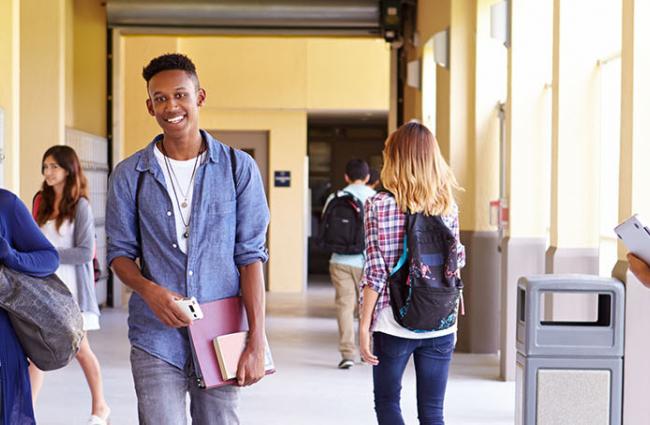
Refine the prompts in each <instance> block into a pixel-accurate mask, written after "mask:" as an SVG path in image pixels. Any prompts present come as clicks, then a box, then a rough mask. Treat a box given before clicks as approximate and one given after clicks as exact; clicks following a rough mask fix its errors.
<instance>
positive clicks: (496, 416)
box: [36, 285, 515, 425]
mask: <svg viewBox="0 0 650 425" xmlns="http://www.w3.org/2000/svg"><path fill="white" fill-rule="evenodd" d="M333 299H334V291H333V289H332V288H331V286H329V285H315V286H314V287H311V288H310V290H309V291H308V292H307V294H306V295H286V294H269V296H268V319H267V322H268V336H269V342H270V344H271V348H272V351H273V357H274V361H275V364H276V367H277V370H278V371H277V373H276V374H274V375H271V376H268V377H266V378H265V379H263V380H262V381H261V382H260V383H258V384H256V385H254V386H252V387H249V388H246V389H244V390H243V391H242V397H241V415H240V416H241V422H242V424H266V425H275V424H283V425H284V424H296V425H298V424H300V425H302V424H310V425H317V424H323V425H325V424H327V425H330V424H337V425H345V424H351V425H352V424H354V425H360V424H372V423H375V417H374V410H373V402H372V369H371V367H370V366H367V365H363V364H358V365H356V366H355V367H353V368H352V369H350V370H338V369H337V368H336V364H337V363H338V361H339V354H338V350H337V329H336V321H335V319H334V302H333ZM101 323H102V330H101V331H99V332H92V333H91V334H90V342H91V346H92V347H93V350H94V351H95V353H96V354H97V356H98V358H99V360H100V363H101V365H102V368H103V376H104V384H105V392H106V398H107V400H108V403H109V404H110V406H111V408H112V415H111V419H112V421H111V423H112V425H131V424H137V410H136V400H135V392H134V390H133V380H132V378H131V372H130V367H129V360H128V353H129V344H128V341H127V337H126V335H127V327H126V311H124V310H122V309H107V310H104V311H103V315H102V319H101ZM497 375H498V360H497V357H496V356H494V355H470V354H456V355H455V356H454V360H453V364H452V371H451V377H450V380H449V385H448V389H447V398H446V421H447V423H448V424H450V425H469V424H473V425H474V424H476V425H479V424H485V425H488V424H489V425H510V424H512V423H514V393H515V389H514V383H512V382H507V383H506V382H500V381H498V380H497ZM402 410H403V412H404V417H405V421H406V423H407V424H416V423H417V412H416V401H415V375H414V370H413V366H412V364H411V365H409V367H408V368H407V372H406V374H405V376H404V382H403V391H402ZM89 411H90V394H89V392H88V389H87V386H86V382H85V380H84V376H83V373H82V371H81V368H80V367H79V365H78V364H77V363H76V362H73V364H71V365H70V366H68V367H66V368H64V369H62V370H58V371H54V372H49V373H47V374H46V377H45V384H44V387H43V391H42V393H41V396H40V398H39V400H38V403H37V406H36V414H37V419H38V423H39V424H43V425H77V424H79V425H84V424H85V423H86V422H85V421H86V420H87V418H88V416H89ZM161 425H164V424H161ZM170 425H175V424H170Z"/></svg>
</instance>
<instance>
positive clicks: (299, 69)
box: [179, 37, 307, 109]
mask: <svg viewBox="0 0 650 425" xmlns="http://www.w3.org/2000/svg"><path fill="white" fill-rule="evenodd" d="M179 50H180V51H182V52H183V53H185V54H187V55H188V56H189V57H190V58H191V59H192V61H194V64H195V65H196V67H197V71H198V73H199V79H200V80H201V85H202V86H203V87H204V88H205V89H206V90H207V91H208V103H209V105H210V106H211V107H215V108H269V109H295V108H304V107H305V105H306V103H307V90H306V87H307V82H306V78H307V54H306V53H307V41H306V39H303V38H289V37H287V38H279V37H276V38H271V37H266V38H264V37H184V38H180V39H179Z"/></svg>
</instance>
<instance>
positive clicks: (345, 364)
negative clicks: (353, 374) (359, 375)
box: [339, 359, 354, 369]
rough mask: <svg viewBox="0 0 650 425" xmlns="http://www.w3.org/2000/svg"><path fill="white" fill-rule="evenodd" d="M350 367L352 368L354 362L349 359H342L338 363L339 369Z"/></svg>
mask: <svg viewBox="0 0 650 425" xmlns="http://www.w3.org/2000/svg"><path fill="white" fill-rule="evenodd" d="M352 366H354V360H350V359H343V360H341V362H340V363H339V369H350V368H351V367H352Z"/></svg>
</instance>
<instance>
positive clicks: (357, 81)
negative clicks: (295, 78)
mask: <svg viewBox="0 0 650 425" xmlns="http://www.w3.org/2000/svg"><path fill="white" fill-rule="evenodd" d="M389 65H390V45H389V44H387V43H386V42H385V41H383V40H382V39H349V40H346V41H345V43H342V42H341V40H340V39H336V38H317V39H309V40H307V105H306V107H307V109H309V110H321V109H331V110H340V109H351V110H355V109H357V110H387V109H388V101H389V99H388V92H389V90H388V89H389V71H390V69H389Z"/></svg>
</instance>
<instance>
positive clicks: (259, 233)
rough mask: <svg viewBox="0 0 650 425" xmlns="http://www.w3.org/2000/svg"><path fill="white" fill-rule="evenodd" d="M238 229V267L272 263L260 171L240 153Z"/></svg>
mask: <svg viewBox="0 0 650 425" xmlns="http://www.w3.org/2000/svg"><path fill="white" fill-rule="evenodd" d="M236 155H237V170H236V179H237V184H236V186H237V227H236V234H235V256H234V258H235V264H236V265H237V266H246V265H248V264H252V263H254V262H256V261H261V262H263V263H264V262H266V261H267V260H268V259H269V255H268V251H267V249H266V230H267V228H268V225H269V216H270V214H269V206H268V205H267V203H266V195H265V194H264V186H263V183H262V177H261V175H260V171H259V169H258V168H257V164H255V161H254V160H253V158H252V157H251V156H250V155H248V154H247V153H244V152H241V151H237V152H236Z"/></svg>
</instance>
